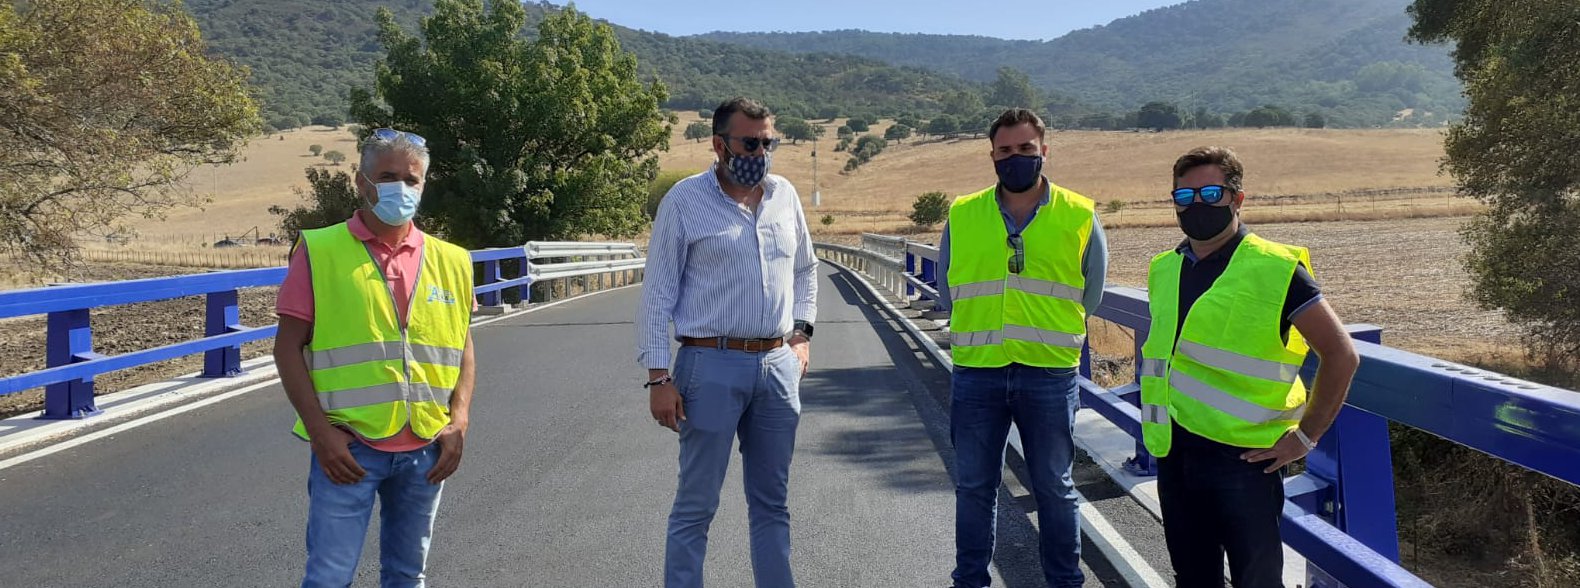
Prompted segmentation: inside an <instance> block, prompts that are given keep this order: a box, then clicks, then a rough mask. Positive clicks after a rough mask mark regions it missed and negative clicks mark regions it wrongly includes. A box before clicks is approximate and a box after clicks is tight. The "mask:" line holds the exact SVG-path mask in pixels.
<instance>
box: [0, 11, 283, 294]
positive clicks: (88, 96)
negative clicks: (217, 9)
mask: <svg viewBox="0 0 1580 588" xmlns="http://www.w3.org/2000/svg"><path fill="white" fill-rule="evenodd" d="M205 55H206V48H205V46H204V42H203V39H202V37H201V35H200V34H199V32H198V27H197V25H196V24H195V23H193V21H192V19H191V17H189V16H187V14H186V13H185V12H184V11H183V10H182V9H181V5H180V4H179V3H173V2H158V1H147V2H129V1H124V0H34V1H30V2H5V3H0V253H8V254H13V255H20V256H23V257H25V258H29V259H31V261H32V262H34V263H36V264H40V265H43V266H46V267H53V266H56V265H58V264H64V263H69V262H70V261H71V259H72V256H73V254H74V252H75V250H76V239H77V238H78V237H79V236H82V235H91V236H96V237H111V236H124V235H125V234H128V233H130V232H132V229H131V227H130V226H128V224H129V223H128V222H127V219H136V220H142V219H145V218H151V217H155V218H156V217H158V216H160V215H161V214H163V213H164V212H165V211H167V210H169V209H170V208H172V207H175V206H179V205H183V204H195V203H197V202H198V201H199V200H200V199H199V198H198V197H197V196H196V195H195V194H193V193H192V192H191V191H190V190H189V189H184V188H181V187H179V186H178V184H179V182H180V181H181V180H182V179H183V178H185V177H186V176H187V175H188V174H189V173H190V172H191V171H192V170H193V169H194V168H196V167H197V166H199V165H202V164H209V163H225V162H229V161H231V160H232V159H233V158H234V157H235V155H236V152H237V150H238V149H239V148H240V147H241V145H242V144H243V143H245V141H246V139H247V137H249V136H252V135H254V134H256V133H257V132H258V131H259V129H260V128H261V127H262V124H263V123H262V121H261V120H259V117H258V107H257V105H256V104H254V103H253V100H252V98H251V97H250V96H249V93H248V90H247V86H246V78H245V74H244V73H243V72H242V71H240V70H238V69H237V68H235V67H233V66H231V65H230V64H229V63H226V62H224V61H218V60H212V59H209V58H208V57H205Z"/></svg>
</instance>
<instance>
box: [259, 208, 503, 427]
mask: <svg viewBox="0 0 1580 588" xmlns="http://www.w3.org/2000/svg"><path fill="white" fill-rule="evenodd" d="M363 214H364V212H363V211H360V210H359V211H357V212H356V213H355V214H353V215H351V218H350V219H349V220H347V221H346V226H347V227H348V228H350V229H351V234H352V235H353V236H355V237H356V238H357V239H360V240H361V241H362V242H363V243H367V244H368V245H369V247H368V249H369V250H370V251H371V252H372V253H373V261H374V262H375V263H377V264H379V267H380V268H381V269H383V270H384V277H385V278H386V279H388V280H389V283H390V286H391V290H393V291H394V295H395V312H396V314H397V315H398V316H399V320H400V322H401V324H402V325H404V324H406V311H407V310H408V309H409V302H410V300H411V294H412V290H413V289H414V288H416V287H417V272H418V269H419V267H420V266H421V263H422V255H421V253H422V243H423V238H424V237H423V234H422V231H420V230H417V226H416V225H412V228H411V230H410V231H408V232H407V233H406V238H404V239H402V240H401V242H400V243H397V244H396V245H395V246H394V247H390V246H389V245H387V244H385V243H384V242H383V241H380V240H378V238H377V236H375V235H374V234H373V231H372V230H370V229H368V226H367V224H366V223H363V222H362V215H363ZM473 307H474V308H475V307H476V302H475V301H474V303H473ZM313 310H314V309H313V272H312V269H311V268H310V266H309V265H308V261H307V247H305V246H299V247H297V248H296V252H295V253H293V254H292V255H291V264H290V267H288V268H287V269H286V270H285V282H284V283H281V284H280V294H279V297H278V298H277V299H276V301H275V304H274V312H275V314H278V315H280V316H289V317H294V318H298V319H301V320H304V321H307V322H308V323H312V322H313ZM353 433H355V432H354V431H353ZM358 438H359V439H362V437H361V436H360V435H358ZM362 442H363V443H366V444H367V445H368V446H369V447H372V448H374V449H377V450H379V451H389V452H398V451H412V450H415V449H421V448H423V447H424V446H427V445H428V444H429V443H431V441H429V440H427V439H423V438H422V437H418V436H417V434H416V433H413V432H412V430H411V425H409V424H408V425H407V426H406V427H405V428H403V429H401V432H400V433H398V434H396V435H395V436H394V437H390V438H388V439H382V440H378V441H374V440H370V439H362Z"/></svg>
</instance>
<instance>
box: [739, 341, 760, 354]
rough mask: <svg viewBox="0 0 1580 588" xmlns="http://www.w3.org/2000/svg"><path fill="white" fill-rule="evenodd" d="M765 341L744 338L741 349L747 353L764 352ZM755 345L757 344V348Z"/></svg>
mask: <svg viewBox="0 0 1580 588" xmlns="http://www.w3.org/2000/svg"><path fill="white" fill-rule="evenodd" d="M763 343H764V342H763V340H762V339H742V340H741V351H745V352H747V353H762V352H763ZM754 345H755V346H756V348H755V349H754V348H753V346H754Z"/></svg>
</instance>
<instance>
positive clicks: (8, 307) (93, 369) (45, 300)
mask: <svg viewBox="0 0 1580 588" xmlns="http://www.w3.org/2000/svg"><path fill="white" fill-rule="evenodd" d="M471 254H472V262H473V263H474V264H478V265H481V266H482V267H481V269H479V270H478V271H476V272H475V276H476V281H477V282H478V285H477V286H476V287H475V288H474V289H473V292H474V294H475V295H476V296H477V298H478V303H479V304H480V305H482V306H497V305H498V304H499V301H500V292H502V291H504V290H507V289H509V288H520V289H521V300H522V301H523V302H525V301H528V300H530V298H531V296H530V292H529V288H531V286H532V284H533V283H534V282H535V281H539V280H548V279H558V278H567V277H578V276H588V275H601V274H604V273H613V272H627V271H628V272H632V273H633V276H634V275H638V274H639V273H640V271H641V268H642V266H643V264H644V263H645V260H644V259H641V258H640V257H638V255H639V254H640V252H639V250H638V249H637V247H636V246H635V245H632V244H614V243H595V244H577V243H529V244H528V245H527V246H524V247H506V248H499V249H482V250H478V251H473V252H471ZM581 257H630V259H619V260H613V261H606V262H601V263H598V264H589V263H587V262H576V263H566V264H558V265H551V264H534V263H532V261H531V260H534V259H547V258H566V259H570V258H581ZM510 261H516V262H518V263H519V264H520V269H521V271H520V277H517V278H512V279H508V280H507V279H504V278H503V277H501V275H500V271H499V263H501V262H507V263H508V262H510ZM588 265H597V266H598V267H595V268H594V267H586V268H584V267H582V266H588ZM555 268H566V270H562V271H553V270H555ZM544 270H549V271H544ZM284 279H285V268H283V267H275V268H264V269H249V270H236V271H219V272H209V273H203V274H193V275H184V276H173V277H165V278H150V279H144V280H128V281H120V282H106V283H99V284H81V285H65V286H51V287H44V288H32V289H27V290H11V291H5V292H0V319H6V318H12V317H22V316H33V315H40V314H42V315H46V320H45V323H46V333H45V346H46V351H45V365H46V366H47V367H45V369H42V370H38V371H34V372H29V373H24V374H20V375H15V376H10V377H5V378H0V396H4V395H7V394H14V393H17V392H21V391H24V390H30V389H34V388H39V387H43V388H44V391H45V392H44V412H43V414H42V415H40V418H46V419H75V418H85V417H90V416H93V415H96V414H99V413H100V410H99V409H98V407H97V406H96V405H95V402H94V390H93V378H94V376H97V375H100V374H105V373H109V372H114V371H119V370H124V369H127V368H132V367H137V366H140V365H146V364H149V363H153V362H157V361H164V360H169V359H176V358H180V357H185V356H188V355H194V354H198V353H202V354H204V358H203V371H202V373H201V376H202V377H207V378H216V377H227V376H235V375H239V374H241V346H242V344H244V343H249V342H252V341H258V340H262V339H268V338H270V337H273V336H274V334H275V332H276V330H277V327H276V326H275V325H268V326H262V327H249V326H246V325H243V324H241V307H240V304H239V299H240V297H239V291H240V290H241V289H243V288H256V287H263V286H278V285H279V284H280V282H282V281H284ZM186 296H205V297H206V308H207V310H206V313H207V314H206V321H205V326H204V329H203V335H204V336H203V337H202V338H199V339H194V340H191V341H183V342H180V343H174V344H171V345H164V346H161V347H155V348H152V349H143V350H140V351H133V352H130V353H124V354H120V355H113V356H106V355H102V354H99V353H96V352H94V346H93V327H92V321H91V316H90V315H91V311H92V309H94V308H99V307H106V306H119V305H124V304H134V303H138V302H154V301H160V300H169V299H173V298H182V297H186Z"/></svg>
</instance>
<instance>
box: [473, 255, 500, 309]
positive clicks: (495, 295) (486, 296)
mask: <svg viewBox="0 0 1580 588" xmlns="http://www.w3.org/2000/svg"><path fill="white" fill-rule="evenodd" d="M480 277H481V278H482V283H481V284H479V285H480V286H486V285H489V284H492V283H494V282H498V281H499V262H498V261H497V260H493V259H490V260H488V261H484V262H483V274H482V276H480ZM477 303H478V304H480V305H482V306H499V291H498V290H494V291H490V292H484V293H483V296H482V299H481V300H478V301H477Z"/></svg>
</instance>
